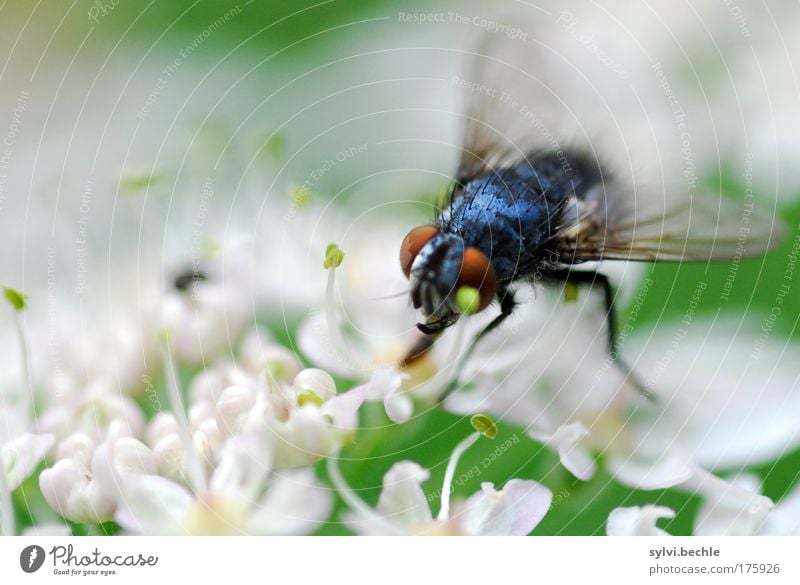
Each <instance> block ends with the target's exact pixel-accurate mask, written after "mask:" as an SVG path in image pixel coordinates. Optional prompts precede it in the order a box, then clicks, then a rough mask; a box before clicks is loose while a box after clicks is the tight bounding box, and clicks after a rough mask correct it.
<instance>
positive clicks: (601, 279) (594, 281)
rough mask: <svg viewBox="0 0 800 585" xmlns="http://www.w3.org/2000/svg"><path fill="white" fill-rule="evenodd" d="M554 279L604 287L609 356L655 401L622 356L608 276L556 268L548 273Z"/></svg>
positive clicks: (640, 389)
mask: <svg viewBox="0 0 800 585" xmlns="http://www.w3.org/2000/svg"><path fill="white" fill-rule="evenodd" d="M547 277H549V278H550V279H552V280H555V281H558V282H568V283H572V284H583V285H589V286H591V287H594V286H598V287H602V289H603V298H604V300H605V305H606V332H607V333H608V357H609V359H611V361H613V362H614V363H615V364H616V365H617V367H618V368H619V369H620V370H621V371H622V373H623V374H624V375H625V378H626V379H627V381H628V382H630V383H631V384H632V385H633V386H634V387H635V388H636V389H637V390H638V391H639V394H641V395H642V397H643V398H646V399H647V400H651V401H654V400H656V396H655V395H654V394H653V392H652V391H651V390H649V389H648V388H647V386H646V385H645V384H643V383H642V381H641V380H640V379H639V377H638V376H637V375H636V373H635V372H634V371H633V368H631V367H630V366H629V365H628V364H627V363H626V362H625V361H624V360H623V359H622V357H621V356H620V345H619V336H618V334H619V330H618V328H617V309H616V305H615V303H614V289H613V288H612V286H611V281H609V279H608V276H606V275H605V274H601V273H600V272H592V271H581V270H555V271H553V272H551V273H549V274H548V275H547Z"/></svg>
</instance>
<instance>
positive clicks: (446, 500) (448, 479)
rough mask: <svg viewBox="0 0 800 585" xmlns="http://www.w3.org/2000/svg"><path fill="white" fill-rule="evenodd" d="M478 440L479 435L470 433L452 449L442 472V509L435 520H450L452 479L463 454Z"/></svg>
mask: <svg viewBox="0 0 800 585" xmlns="http://www.w3.org/2000/svg"><path fill="white" fill-rule="evenodd" d="M480 438H481V434H480V433H472V434H471V435H470V436H468V437H467V438H466V439H464V440H463V441H461V442H460V443H459V444H458V445H456V448H455V449H453V454H452V455H450V461H448V462H447V469H446V470H445V472H444V483H442V507H441V508H440V509H439V515H438V516H437V517H436V519H437V520H440V521H442V522H446V521H447V520H448V519H449V518H450V491H451V490H452V489H453V478H454V477H455V475H456V466H457V465H458V460H459V459H461V456H462V455H463V454H464V452H465V451H466V450H467V449H469V448H470V447H471V446H472V445H473V444H474V443H475V441H477V440H478V439H480Z"/></svg>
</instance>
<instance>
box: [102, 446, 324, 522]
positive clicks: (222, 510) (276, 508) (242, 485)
mask: <svg viewBox="0 0 800 585" xmlns="http://www.w3.org/2000/svg"><path fill="white" fill-rule="evenodd" d="M121 487H122V492H123V498H122V507H121V508H120V510H119V511H118V512H117V514H116V517H115V519H116V521H117V522H118V523H119V524H120V526H122V528H123V529H125V530H127V531H129V532H132V533H136V534H150V535H162V534H194V535H200V534H251V535H252V534H280V535H290V534H308V533H310V532H313V531H314V530H315V529H316V528H317V527H318V526H319V524H320V523H321V522H323V521H324V520H325V519H326V518H327V516H328V514H329V512H330V509H331V496H330V494H329V493H328V492H327V491H326V490H325V489H324V488H323V487H322V486H321V485H320V484H319V483H318V482H317V481H316V479H315V478H314V475H313V472H311V471H310V470H308V469H302V470H292V471H288V472H276V471H273V470H272V468H271V462H270V456H269V452H268V450H267V449H265V448H264V445H263V444H262V443H261V442H260V441H258V440H254V439H253V438H252V437H244V436H237V437H235V438H233V439H231V440H229V441H228V442H227V443H226V445H225V448H224V450H223V453H222V456H221V458H220V460H219V462H218V464H217V466H216V469H215V470H214V472H213V474H212V475H211V479H210V482H209V488H208V492H207V493H206V494H204V495H202V496H197V495H194V494H192V493H191V492H189V491H188V490H187V489H186V488H185V487H184V486H182V485H180V484H178V483H175V482H173V481H170V480H168V479H166V478H163V477H160V476H155V475H147V476H139V477H136V478H134V479H133V480H130V481H126V482H124V484H123V485H122V486H121Z"/></svg>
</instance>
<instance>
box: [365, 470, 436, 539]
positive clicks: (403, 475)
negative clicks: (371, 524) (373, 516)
mask: <svg viewBox="0 0 800 585" xmlns="http://www.w3.org/2000/svg"><path fill="white" fill-rule="evenodd" d="M429 477H430V473H429V472H428V470H427V469H423V468H422V467H420V466H419V465H418V464H416V463H414V462H413V461H400V462H398V463H395V464H394V465H393V466H392V468H391V469H389V471H388V472H386V475H384V476H383V491H381V495H380V498H378V505H377V506H376V511H377V512H378V513H379V514H380V515H381V516H385V517H386V518H387V519H389V520H391V521H392V522H393V523H396V524H400V525H403V526H408V525H411V524H418V523H421V522H430V521H431V519H432V518H433V516H432V515H431V508H430V506H429V505H428V500H427V499H426V498H425V492H423V491H422V487H421V484H422V482H424V481H427V480H428V478H429Z"/></svg>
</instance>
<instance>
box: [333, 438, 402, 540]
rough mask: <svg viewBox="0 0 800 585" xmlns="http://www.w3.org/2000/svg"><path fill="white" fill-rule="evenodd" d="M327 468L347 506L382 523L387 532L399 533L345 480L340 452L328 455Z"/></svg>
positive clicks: (360, 514)
mask: <svg viewBox="0 0 800 585" xmlns="http://www.w3.org/2000/svg"><path fill="white" fill-rule="evenodd" d="M326 469H327V470H328V477H329V478H330V480H331V483H332V484H333V486H334V487H335V488H336V490H337V493H338V494H339V497H341V498H342V499H343V500H344V502H345V504H347V506H348V507H349V508H350V509H351V510H352V511H353V512H355V513H356V514H358V515H359V516H361V517H363V518H369V519H370V520H372V521H374V522H377V523H380V524H382V525H383V527H384V529H385V530H386V532H387V534H398V531H397V529H395V527H394V526H393V525H392V524H391V523H390V522H388V521H387V520H386V519H385V518H383V517H381V516H380V515H379V514H378V513H377V512H375V510H373V509H372V508H371V507H370V506H369V504H367V503H366V502H365V501H364V500H362V499H361V498H360V497H359V496H358V494H356V493H355V492H354V491H353V489H352V488H351V487H350V486H349V485H348V483H347V481H345V479H344V476H342V472H341V470H340V469H339V453H332V454H331V455H330V456H328V460H327V461H326Z"/></svg>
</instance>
